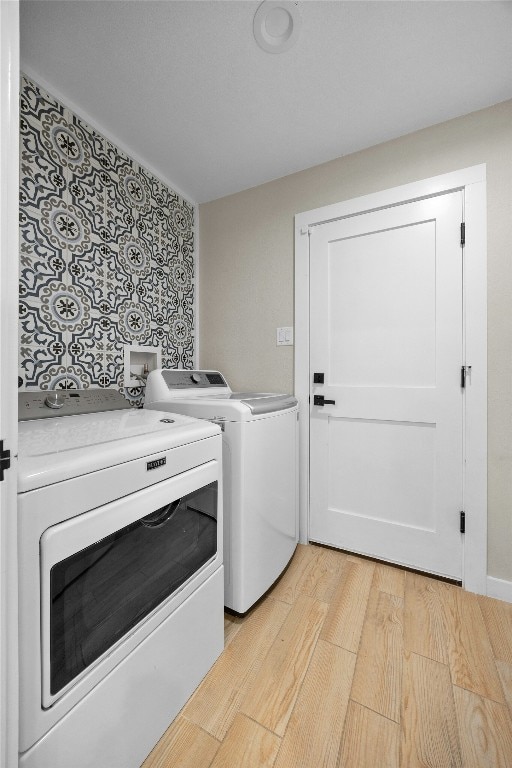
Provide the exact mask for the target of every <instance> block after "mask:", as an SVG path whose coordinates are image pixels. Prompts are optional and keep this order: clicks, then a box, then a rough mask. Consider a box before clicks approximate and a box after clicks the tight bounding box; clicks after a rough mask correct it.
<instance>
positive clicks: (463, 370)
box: [460, 365, 471, 389]
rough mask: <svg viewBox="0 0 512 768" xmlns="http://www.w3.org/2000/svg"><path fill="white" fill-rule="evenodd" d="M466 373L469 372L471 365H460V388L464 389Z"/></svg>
mask: <svg viewBox="0 0 512 768" xmlns="http://www.w3.org/2000/svg"><path fill="white" fill-rule="evenodd" d="M468 373H469V374H471V366H470V365H461V367H460V388H461V389H466V379H467V376H468Z"/></svg>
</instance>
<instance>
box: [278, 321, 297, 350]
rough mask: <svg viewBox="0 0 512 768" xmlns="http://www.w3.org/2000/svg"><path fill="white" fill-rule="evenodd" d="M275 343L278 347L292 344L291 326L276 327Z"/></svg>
mask: <svg viewBox="0 0 512 768" xmlns="http://www.w3.org/2000/svg"><path fill="white" fill-rule="evenodd" d="M276 344H277V346H278V347H292V346H293V326H290V325H287V326H284V327H283V328H277V329H276Z"/></svg>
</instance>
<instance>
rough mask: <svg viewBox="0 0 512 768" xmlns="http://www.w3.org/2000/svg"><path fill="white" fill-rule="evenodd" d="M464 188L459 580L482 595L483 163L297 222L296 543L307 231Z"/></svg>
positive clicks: (304, 461)
mask: <svg viewBox="0 0 512 768" xmlns="http://www.w3.org/2000/svg"><path fill="white" fill-rule="evenodd" d="M457 190H462V191H463V193H464V195H463V198H464V221H465V223H466V243H465V246H464V249H463V251H462V252H461V258H463V308H462V311H463V345H464V349H463V360H464V361H465V364H466V365H467V366H471V375H470V376H469V377H468V378H467V386H466V389H465V391H464V425H463V441H464V444H463V453H464V468H463V510H464V512H465V513H466V533H465V535H464V539H463V548H462V552H463V555H462V582H463V586H464V588H465V589H467V590H469V591H471V592H477V593H479V594H486V590H487V201H486V165H485V164H481V165H476V166H472V167H470V168H465V169H463V170H460V171H454V172H452V173H447V174H443V175H441V176H435V177H432V178H430V179H424V180H422V181H418V182H413V183H411V184H405V185H403V186H399V187H394V188H392V189H387V190H384V191H382V192H376V193H373V194H370V195H365V196H363V197H357V198H354V199H352V200H347V201H344V202H340V203H335V204H333V205H328V206H325V207H322V208H316V209H314V210H311V211H306V212H304V213H299V214H297V215H296V216H295V371H294V379H295V396H296V397H297V399H298V400H299V404H300V440H299V446H300V447H299V465H300V474H299V477H300V491H299V499H300V513H299V519H300V541H301V543H307V542H308V540H309V451H310V445H309V418H310V405H309V393H310V381H309V319H310V295H309V270H310V238H309V233H310V231H311V229H312V228H313V227H317V226H321V225H322V224H326V223H328V222H330V221H335V220H337V219H343V218H347V217H350V216H357V215H360V214H363V213H370V212H372V211H375V210H379V209H384V208H388V207H391V206H396V205H402V204H405V203H409V202H414V201H416V200H421V199H424V198H428V197H432V196H436V195H442V194H446V193H448V192H454V191H457Z"/></svg>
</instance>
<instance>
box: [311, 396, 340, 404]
mask: <svg viewBox="0 0 512 768" xmlns="http://www.w3.org/2000/svg"><path fill="white" fill-rule="evenodd" d="M313 405H336V400H326V399H325V397H324V396H323V395H314V396H313Z"/></svg>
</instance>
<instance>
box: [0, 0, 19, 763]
mask: <svg viewBox="0 0 512 768" xmlns="http://www.w3.org/2000/svg"><path fill="white" fill-rule="evenodd" d="M19 76H20V70H19V3H18V0H11V2H1V1H0V83H1V85H0V103H1V110H0V167H1V175H2V184H1V189H0V305H1V313H0V425H1V432H0V439H2V440H3V441H4V449H7V450H9V451H10V453H11V466H10V468H9V469H8V470H7V471H6V472H5V473H4V480H3V481H2V482H1V483H0V765H1V766H2V768H14V767H15V766H17V765H18V585H17V577H18V561H17V510H16V501H17V478H16V472H17V453H18V449H17V440H18V402H17V397H18V394H17V391H18V390H17V370H18V254H19V242H18V241H19V235H18V227H19V210H18V208H19Z"/></svg>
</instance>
